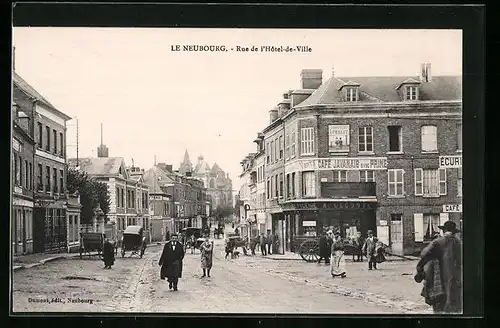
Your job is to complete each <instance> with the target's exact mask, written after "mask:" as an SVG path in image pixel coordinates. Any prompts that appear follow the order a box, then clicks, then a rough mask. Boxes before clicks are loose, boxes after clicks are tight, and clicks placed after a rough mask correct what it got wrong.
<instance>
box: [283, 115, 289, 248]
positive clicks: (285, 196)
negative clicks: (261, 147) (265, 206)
mask: <svg viewBox="0 0 500 328" xmlns="http://www.w3.org/2000/svg"><path fill="white" fill-rule="evenodd" d="M281 122H282V123H281V124H283V137H284V138H283V140H284V143H286V139H287V138H286V130H285V120H284V119H283V118H282V121H281ZM283 148H284V150H285V153H284V154H283V194H284V195H283V199H284V200H285V201H286V200H287V195H288V183H287V184H286V188H285V182H286V181H287V179H286V170H285V162H286V155H287V154H286V145H285V144H284V145H283ZM285 189H286V191H285ZM281 213H282V215H283V217H282V218H283V221H282V223H281V240H282V243H281V244H282V245H281V248H282V251H281V254H282V255H285V242H286V241H285V213H284V212H283V207H282V206H281Z"/></svg>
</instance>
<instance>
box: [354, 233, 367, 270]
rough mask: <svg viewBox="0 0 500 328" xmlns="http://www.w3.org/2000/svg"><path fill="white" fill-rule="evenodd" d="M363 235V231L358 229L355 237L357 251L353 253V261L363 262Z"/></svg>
mask: <svg viewBox="0 0 500 328" xmlns="http://www.w3.org/2000/svg"><path fill="white" fill-rule="evenodd" d="M364 242H365V241H364V240H363V236H362V235H361V232H360V231H358V232H357V234H356V236H355V237H354V249H355V252H354V253H353V254H352V260H353V262H363V251H362V249H363V244H364ZM355 255H356V256H357V259H355V258H354V257H355Z"/></svg>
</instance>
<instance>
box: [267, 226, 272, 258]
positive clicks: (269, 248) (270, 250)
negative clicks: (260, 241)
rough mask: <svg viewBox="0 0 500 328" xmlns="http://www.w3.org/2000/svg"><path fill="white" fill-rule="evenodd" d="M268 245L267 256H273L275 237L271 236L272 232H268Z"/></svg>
mask: <svg viewBox="0 0 500 328" xmlns="http://www.w3.org/2000/svg"><path fill="white" fill-rule="evenodd" d="M266 245H267V254H269V255H271V254H272V253H273V251H272V246H273V236H272V235H271V230H268V231H267V237H266Z"/></svg>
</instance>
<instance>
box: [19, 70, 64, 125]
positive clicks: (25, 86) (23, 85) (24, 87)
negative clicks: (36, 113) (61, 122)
mask: <svg viewBox="0 0 500 328" xmlns="http://www.w3.org/2000/svg"><path fill="white" fill-rule="evenodd" d="M12 81H13V83H14V85H16V86H17V87H18V88H19V89H21V90H22V91H23V92H24V93H26V94H28V95H29V96H30V97H33V98H35V99H36V100H38V101H40V102H42V103H43V104H45V105H46V106H48V107H50V108H51V109H52V110H54V111H56V112H57V113H58V114H59V115H61V116H64V118H66V119H67V120H70V119H71V117H70V116H68V115H66V114H64V113H63V112H61V111H59V110H58V109H57V108H56V106H54V105H52V104H51V103H50V101H48V100H47V98H45V97H44V96H42V95H41V94H40V93H39V92H38V91H36V89H35V88H33V87H32V86H31V85H30V84H29V83H28V82H26V81H25V80H24V79H23V78H22V77H21V76H19V74H17V73H16V72H13V74H12Z"/></svg>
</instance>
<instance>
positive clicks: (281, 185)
mask: <svg viewBox="0 0 500 328" xmlns="http://www.w3.org/2000/svg"><path fill="white" fill-rule="evenodd" d="M279 181H280V197H283V195H284V192H283V173H280V180H279Z"/></svg>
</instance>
